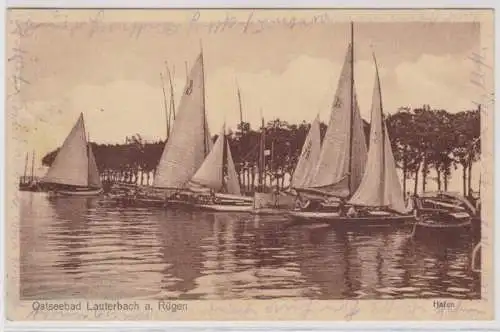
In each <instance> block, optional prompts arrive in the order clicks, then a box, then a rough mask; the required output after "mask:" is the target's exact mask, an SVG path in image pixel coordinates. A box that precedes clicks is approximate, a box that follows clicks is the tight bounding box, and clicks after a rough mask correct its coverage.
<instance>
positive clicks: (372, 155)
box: [350, 62, 407, 213]
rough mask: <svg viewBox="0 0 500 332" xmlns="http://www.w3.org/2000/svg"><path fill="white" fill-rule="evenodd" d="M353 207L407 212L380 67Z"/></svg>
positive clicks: (352, 201)
mask: <svg viewBox="0 0 500 332" xmlns="http://www.w3.org/2000/svg"><path fill="white" fill-rule="evenodd" d="M376 66H377V64H376V62H375V67H376ZM350 203H351V204H354V205H361V206H374V207H388V208H390V209H391V210H394V211H396V212H399V213H406V212H407V209H406V206H405V202H404V197H403V190H402V189H401V184H400V183H399V178H398V175H397V172H396V164H395V161H394V156H393V154H392V148H391V142H390V140H389V135H388V133H387V127H386V125H385V122H384V119H383V108H382V94H381V90H380V79H379V74H378V68H377V67H376V73H375V86H374V91H373V99H372V110H371V129H370V148H369V151H368V159H367V161H366V171H365V173H364V175H363V178H362V181H361V184H360V185H359V187H358V189H357V191H356V192H355V193H354V195H353V196H352V197H351V200H350Z"/></svg>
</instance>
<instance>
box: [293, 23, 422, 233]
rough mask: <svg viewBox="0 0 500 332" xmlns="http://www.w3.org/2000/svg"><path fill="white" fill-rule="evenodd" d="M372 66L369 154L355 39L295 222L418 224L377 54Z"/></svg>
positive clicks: (299, 202)
mask: <svg viewBox="0 0 500 332" xmlns="http://www.w3.org/2000/svg"><path fill="white" fill-rule="evenodd" d="M351 24H352V23H351ZM351 29H352V25H351ZM351 33H352V30H351ZM351 38H352V36H351ZM352 39H353V38H352ZM374 62H375V84H374V92H373V99H372V108H371V124H370V144H369V149H368V152H366V145H365V141H364V134H363V129H362V120H361V116H360V112H359V107H358V105H357V100H356V94H355V91H354V75H353V72H354V69H353V63H354V61H353V41H352V40H351V44H350V45H349V48H348V52H347V56H346V60H345V62H344V67H343V69H342V73H341V77H340V80H339V85H338V88H337V94H336V97H335V102H334V106H333V110H332V115H331V120H330V123H329V125H328V129H327V133H326V134H325V139H324V142H323V144H322V147H321V153H320V157H319V159H318V161H317V165H316V167H315V168H314V169H313V171H312V172H311V173H310V178H309V180H308V181H306V183H305V185H303V186H302V187H299V188H295V189H296V190H297V192H298V193H299V195H298V204H297V207H296V209H294V211H291V212H290V213H289V216H290V217H291V218H293V219H299V220H300V219H302V220H303V221H306V222H328V223H331V224H338V223H340V224H347V223H350V224H358V225H369V224H372V225H380V224H386V225H394V224H401V223H408V222H411V221H414V216H413V215H412V214H410V211H409V210H408V209H407V208H406V205H405V203H404V197H403V192H402V189H401V184H400V183H399V178H398V176H397V172H396V165H395V161H394V156H393V154H392V149H391V143H390V140H389V136H388V133H387V128H386V124H385V121H384V116H383V107H382V95H381V88H380V79H379V73H378V67H377V63H376V60H375V56H374ZM358 210H359V211H358Z"/></svg>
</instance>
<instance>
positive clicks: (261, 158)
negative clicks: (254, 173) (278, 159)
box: [259, 110, 266, 191]
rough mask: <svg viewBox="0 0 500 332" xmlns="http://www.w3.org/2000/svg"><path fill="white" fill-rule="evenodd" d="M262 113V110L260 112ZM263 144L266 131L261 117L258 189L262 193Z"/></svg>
mask: <svg viewBox="0 0 500 332" xmlns="http://www.w3.org/2000/svg"><path fill="white" fill-rule="evenodd" d="M261 113H262V110H261ZM265 144H266V129H265V125H264V117H262V128H261V134H260V146H259V189H260V190H261V191H263V189H264V188H263V187H264V185H263V174H264V168H265V166H266V165H265V161H264V150H265Z"/></svg>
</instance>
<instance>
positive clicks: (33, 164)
mask: <svg viewBox="0 0 500 332" xmlns="http://www.w3.org/2000/svg"><path fill="white" fill-rule="evenodd" d="M34 180H35V150H33V157H32V158H31V181H34Z"/></svg>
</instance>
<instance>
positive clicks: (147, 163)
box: [42, 105, 480, 194]
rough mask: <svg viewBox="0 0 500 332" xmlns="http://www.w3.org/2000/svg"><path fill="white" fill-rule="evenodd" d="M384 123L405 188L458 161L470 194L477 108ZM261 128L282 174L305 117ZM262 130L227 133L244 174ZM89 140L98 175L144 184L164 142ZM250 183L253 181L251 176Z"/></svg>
mask: <svg viewBox="0 0 500 332" xmlns="http://www.w3.org/2000/svg"><path fill="white" fill-rule="evenodd" d="M386 124H387V129H388V133H389V137H390V140H391V145H392V150H393V154H394V157H395V160H396V164H397V167H398V168H400V169H401V170H402V173H403V186H404V190H405V192H406V191H407V189H406V180H407V179H410V178H413V179H414V180H415V187H414V188H413V189H414V191H415V192H416V191H417V185H418V183H420V182H419V175H420V176H421V183H422V186H423V189H425V184H426V182H427V176H428V174H429V171H430V170H431V169H434V170H435V171H436V173H437V178H436V181H437V184H438V189H440V190H446V189H447V185H448V181H449V177H450V174H451V170H452V168H457V166H459V165H460V166H461V167H462V170H463V174H462V175H463V192H464V194H469V193H470V177H471V176H470V173H471V168H472V164H473V163H474V162H475V161H477V160H479V157H480V112H479V110H470V111H463V112H458V113H449V112H447V111H445V110H432V109H431V108H430V106H429V105H424V106H423V107H421V108H415V109H409V108H404V107H402V108H400V109H399V110H398V111H397V112H396V113H393V114H391V115H389V116H387V117H386ZM264 127H265V128H264V130H265V137H266V138H265V149H266V150H272V153H271V156H268V157H266V158H267V160H266V165H267V169H266V172H267V173H268V174H270V175H271V176H272V177H274V178H281V179H283V176H284V174H286V173H288V174H291V173H293V169H294V167H295V165H296V163H297V161H298V158H299V155H300V152H301V149H302V144H303V143H304V141H305V138H306V136H307V133H308V131H309V128H310V124H309V123H306V122H305V121H304V122H302V123H299V124H289V123H288V122H286V121H283V120H280V119H274V120H271V121H269V122H267V123H266V124H265V126H264ZM326 128H327V126H326V125H325V124H324V123H321V124H320V132H321V139H323V137H324V135H325V132H326ZM364 129H365V136H366V138H367V144H368V142H369V131H370V126H369V124H368V123H366V122H365V121H364ZM262 130H263V129H262V128H256V129H253V128H251V126H250V124H249V123H247V122H243V123H241V124H239V125H238V127H237V129H236V131H234V132H230V133H229V134H228V139H229V145H230V147H231V152H232V156H233V159H234V162H235V166H236V170H237V172H238V173H242V172H245V171H246V174H247V176H249V175H248V174H249V173H252V172H254V173H255V167H256V165H258V162H259V142H260V137H261V132H262ZM213 139H214V140H215V139H216V136H214V138H213ZM91 144H92V148H93V151H94V154H95V158H96V162H97V166H98V168H99V172H100V173H101V175H102V176H103V178H104V179H110V180H116V181H126V182H133V183H138V184H143V183H144V182H146V183H149V178H150V176H152V175H154V172H155V169H156V166H157V165H158V162H159V160H160V157H161V154H162V152H163V148H164V145H165V142H164V141H157V142H145V141H143V139H142V138H141V136H140V135H139V134H135V135H132V136H131V137H127V138H126V139H125V143H124V144H96V143H91ZM58 150H59V149H56V150H54V151H52V152H50V153H48V154H47V155H45V156H44V157H43V159H42V163H43V165H45V166H50V165H51V164H52V162H53V161H54V158H55V156H56V154H57V152H58ZM332 157H333V156H332ZM139 171H140V172H139ZM144 177H146V178H144ZM250 182H252V183H253V180H251V181H250Z"/></svg>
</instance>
